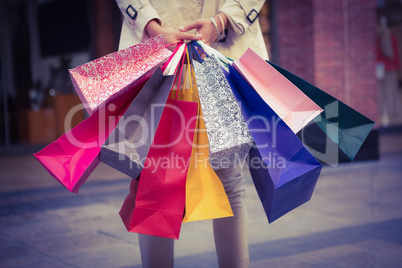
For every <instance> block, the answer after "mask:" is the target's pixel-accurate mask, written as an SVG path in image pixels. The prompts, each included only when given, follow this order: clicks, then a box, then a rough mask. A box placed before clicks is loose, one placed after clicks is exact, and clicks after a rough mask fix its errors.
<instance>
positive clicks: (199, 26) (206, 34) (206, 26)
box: [179, 13, 229, 46]
mask: <svg viewBox="0 0 402 268" xmlns="http://www.w3.org/2000/svg"><path fill="white" fill-rule="evenodd" d="M219 16H220V18H219ZM214 19H215V22H216V25H217V27H218V31H219V33H222V32H223V31H224V30H225V29H224V28H227V27H225V26H229V25H228V18H227V17H226V15H225V14H224V13H219V15H216V16H215V17H214ZM221 19H222V20H221ZM222 21H223V22H224V24H223V25H222ZM193 29H196V30H197V33H199V34H201V35H202V42H204V43H205V44H207V45H209V46H210V45H212V44H213V43H214V42H216V41H217V39H218V33H217V32H216V28H215V26H214V24H213V23H212V21H211V20H210V19H198V20H195V21H193V22H191V23H189V24H187V25H185V26H181V27H179V30H180V31H181V32H188V31H190V30H193Z"/></svg>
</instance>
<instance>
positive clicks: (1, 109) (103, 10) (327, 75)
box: [0, 0, 402, 155]
mask: <svg viewBox="0 0 402 268" xmlns="http://www.w3.org/2000/svg"><path fill="white" fill-rule="evenodd" d="M381 18H383V19H381ZM384 18H385V19H384ZM259 19H260V23H261V26H262V29H263V32H264V37H265V41H266V43H267V47H268V50H269V54H270V60H271V61H273V62H275V63H277V64H279V65H281V66H282V67H283V68H285V69H288V70H289V71H291V72H293V73H295V74H297V75H299V76H301V77H302V78H304V79H306V80H307V81H309V82H311V83H313V84H315V85H316V86H318V87H319V88H321V89H323V90H325V91H326V92H328V93H330V94H331V95H333V96H335V97H337V98H339V99H340V100H342V101H343V102H345V103H346V104H348V105H350V106H352V107H353V108H354V109H356V110H358V111H359V112H361V113H363V114H364V115H366V116H367V117H369V118H370V119H372V120H374V121H376V122H377V124H376V129H375V130H374V132H373V133H374V134H373V135H372V138H371V139H370V143H371V148H374V150H375V148H376V146H377V147H378V142H377V140H378V138H377V136H378V135H376V132H378V130H379V129H382V128H384V127H398V126H400V125H402V115H401V111H400V109H399V107H400V104H399V102H400V100H401V82H400V81H401V77H402V71H401V68H400V66H401V57H402V56H401V55H402V52H401V53H398V51H399V50H401V49H402V47H401V44H402V26H401V25H402V1H400V0H377V1H376V0H267V1H266V3H265V5H264V7H263V9H262V10H261V12H260V16H259ZM384 20H385V24H384V23H383V24H381V23H380V22H381V21H384ZM120 24H121V15H120V11H119V10H118V8H117V5H116V3H115V1H114V0H2V1H0V40H1V42H0V55H1V60H0V90H1V99H0V154H2V155H8V154H13V153H24V152H26V153H28V152H29V153H30V152H33V151H37V150H38V148H41V147H43V146H44V145H46V144H48V143H49V142H52V141H53V140H55V139H57V137H59V136H60V135H62V134H63V133H64V132H65V131H66V128H65V126H64V121H65V117H66V114H67V113H68V111H69V110H70V109H71V107H73V106H74V105H76V104H78V103H80V101H79V99H78V98H77V96H76V95H75V92H74V89H73V88H72V86H71V82H70V80H69V75H68V71H67V69H68V68H72V67H75V66H78V65H80V64H83V63H85V62H88V61H90V60H93V59H95V58H98V57H101V56H103V55H106V54H108V53H111V52H113V51H115V50H116V49H117V46H118V39H119V34H120ZM381 25H382V28H381V27H380V26H381ZM384 29H385V30H384ZM380 30H381V31H380ZM384 32H385V34H384ZM384 36H390V39H389V40H391V41H390V42H391V43H390V44H391V45H389V44H388V47H391V50H392V53H391V57H390V55H389V53H388V54H387V53H386V52H385V54H386V55H385V56H384V55H382V54H383V53H384V52H383V51H384V47H385V48H386V47H387V45H384V42H385V43H386V40H388V39H387V37H384ZM385 51H386V50H385ZM389 61H391V62H392V64H393V65H392V64H391V65H392V68H393V69H395V68H396V70H389V65H390V63H389ZM392 68H391V69H392ZM390 71H392V73H393V75H392V77H393V80H392V81H393V84H392V81H391V82H390V81H389V80H391V78H389V77H390V75H389V74H390ZM395 73H396V76H395V75H394V74H395ZM395 77H396V78H395ZM395 81H396V84H395ZM391 87H392V88H391ZM390 88H391V89H390ZM389 94H392V98H388V97H385V96H388V95H389ZM391 102H392V103H391ZM390 107H392V108H390ZM83 118H85V114H84V113H83V112H82V113H78V114H76V115H74V118H73V119H74V120H73V123H72V125H75V124H77V123H78V122H80V121H81V120H82V119H83Z"/></svg>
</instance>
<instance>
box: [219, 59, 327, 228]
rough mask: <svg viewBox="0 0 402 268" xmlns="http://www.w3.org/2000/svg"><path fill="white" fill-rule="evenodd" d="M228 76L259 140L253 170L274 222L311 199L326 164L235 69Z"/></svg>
mask: <svg viewBox="0 0 402 268" xmlns="http://www.w3.org/2000/svg"><path fill="white" fill-rule="evenodd" d="M226 75H227V79H228V81H229V83H230V85H231V87H232V90H233V93H234V95H235V97H236V99H237V101H238V102H239V103H240V104H241V109H242V114H243V116H244V118H245V119H246V122H247V125H248V127H249V130H250V133H251V136H252V137H253V139H254V141H255V146H254V147H253V148H252V149H251V151H250V155H249V159H248V160H249V161H248V163H249V169H250V173H251V176H252V179H253V182H254V185H255V187H256V190H257V193H258V196H259V198H260V200H261V202H262V205H263V207H264V210H265V212H266V214H267V217H268V221H269V222H270V223H272V222H273V221H275V220H277V219H278V218H280V217H282V216H283V215H285V214H286V213H288V212H289V211H291V210H293V209H295V208H297V207H298V206H300V205H302V204H304V203H305V202H307V201H308V200H310V198H311V196H312V193H313V191H314V188H315V185H316V182H317V180H318V177H319V174H320V172H321V168H322V165H321V164H320V163H319V162H318V161H317V160H316V159H315V158H314V156H313V155H312V154H311V153H310V152H309V151H308V150H307V149H306V148H305V147H304V145H303V143H302V142H301V141H300V139H299V138H298V137H297V136H296V135H295V134H294V133H293V131H292V130H291V129H290V128H289V127H288V126H287V125H286V124H285V122H284V121H283V120H282V119H281V118H279V116H278V115H277V114H276V113H275V112H274V111H273V110H272V109H271V108H270V107H269V106H268V105H267V104H266V103H265V101H264V100H263V99H262V98H261V97H260V96H259V95H258V93H257V92H256V91H255V90H254V89H253V88H252V87H251V86H250V85H249V84H248V83H247V82H246V81H245V80H244V78H243V77H242V76H241V75H240V74H239V73H238V72H237V71H236V70H235V69H234V68H233V67H232V66H229V74H226Z"/></svg>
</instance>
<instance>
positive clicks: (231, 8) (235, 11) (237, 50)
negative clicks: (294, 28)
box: [116, 0, 268, 60]
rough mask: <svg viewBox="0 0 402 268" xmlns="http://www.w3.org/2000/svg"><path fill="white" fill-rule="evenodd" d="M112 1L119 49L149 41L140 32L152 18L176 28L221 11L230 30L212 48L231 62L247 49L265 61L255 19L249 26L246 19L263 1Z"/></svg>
mask: <svg viewBox="0 0 402 268" xmlns="http://www.w3.org/2000/svg"><path fill="white" fill-rule="evenodd" d="M116 2H117V4H118V6H119V8H120V10H121V12H122V14H123V16H124V21H123V26H122V31H121V36H120V45H119V49H124V48H127V47H129V46H132V45H134V44H137V43H139V42H141V41H144V40H146V39H149V36H146V34H145V33H144V28H145V26H146V25H147V23H148V22H149V21H150V20H152V19H156V20H159V22H161V25H162V27H168V28H172V29H178V28H179V27H180V26H184V25H186V24H188V23H190V22H192V21H194V20H196V19H199V18H211V17H214V16H215V15H216V14H217V13H218V12H222V13H225V15H226V16H227V17H228V19H229V22H230V24H231V28H230V29H229V31H228V34H227V37H226V40H225V42H215V43H214V44H213V45H212V46H213V47H214V48H215V49H216V50H218V51H220V52H221V53H222V54H223V55H225V56H227V57H229V58H231V59H234V60H236V59H239V58H240V57H241V56H242V55H243V53H244V52H245V51H246V50H247V49H248V48H251V49H252V50H253V51H255V52H256V53H257V54H258V55H260V56H261V57H262V58H263V59H268V53H267V49H266V47H265V43H264V38H263V36H262V32H261V28H260V25H259V22H258V18H257V19H256V20H255V21H254V22H253V23H251V22H250V21H249V19H248V18H250V19H251V20H253V19H254V18H255V15H257V14H258V13H259V11H260V10H261V8H262V6H263V5H264V2H265V1H264V0H237V1H235V0H226V1H225V0H217V1H215V0H116ZM130 5H131V7H132V8H133V9H135V11H136V12H137V14H136V16H135V18H134V19H133V17H134V16H133V15H134V11H133V10H132V8H131V7H129V6H130ZM127 9H128V10H127ZM249 14H250V15H249ZM130 15H131V16H130ZM248 15H249V16H248ZM226 28H227V27H226Z"/></svg>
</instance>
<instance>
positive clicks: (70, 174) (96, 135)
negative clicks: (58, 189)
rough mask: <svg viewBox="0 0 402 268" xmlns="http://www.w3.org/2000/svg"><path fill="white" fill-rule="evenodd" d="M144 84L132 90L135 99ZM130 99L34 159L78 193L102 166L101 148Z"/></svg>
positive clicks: (95, 115) (80, 126)
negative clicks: (92, 174) (100, 162)
mask: <svg viewBox="0 0 402 268" xmlns="http://www.w3.org/2000/svg"><path fill="white" fill-rule="evenodd" d="M144 82H145V81H144ZM144 82H143V83H144ZM143 83H142V84H138V85H137V87H136V88H132V89H131V90H130V92H129V95H131V96H132V97H131V99H132V98H133V96H135V95H136V94H137V93H138V92H139V91H140V90H141V88H142V86H143ZM129 100H130V99H128V100H127V99H125V98H118V99H115V100H114V101H112V102H111V103H109V104H107V105H105V106H103V107H102V108H100V109H98V110H97V111H96V112H94V113H93V114H92V115H91V116H90V117H88V118H87V119H85V120H84V121H82V122H81V123H80V124H78V125H77V126H75V127H74V128H72V129H71V130H70V131H68V132H66V133H65V134H63V135H62V136H61V137H60V138H58V139H57V140H56V141H54V142H52V143H50V144H49V145H48V146H46V147H45V148H43V149H42V150H41V151H39V152H37V153H35V154H34V156H35V157H36V158H37V159H38V160H39V162H40V163H41V164H42V165H43V166H44V167H45V168H46V169H47V171H48V172H49V173H50V175H52V176H53V177H54V178H55V179H56V180H57V181H59V182H60V183H61V184H62V185H64V186H65V187H66V188H67V189H68V190H69V191H71V192H74V193H77V192H78V190H79V188H80V187H81V185H82V184H83V183H84V182H85V181H86V179H87V178H88V176H89V175H90V174H91V173H92V171H93V170H94V169H95V168H96V166H97V165H98V164H99V161H100V160H99V153H100V150H101V146H102V144H103V143H104V142H105V140H106V139H107V138H108V136H109V135H110V133H111V132H112V131H113V129H114V128H115V127H116V124H117V123H118V121H119V119H120V117H121V116H122V115H123V114H124V112H125V111H126V109H127V107H128V105H129V103H127V101H129Z"/></svg>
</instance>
